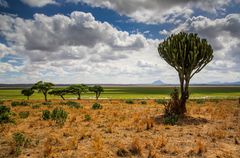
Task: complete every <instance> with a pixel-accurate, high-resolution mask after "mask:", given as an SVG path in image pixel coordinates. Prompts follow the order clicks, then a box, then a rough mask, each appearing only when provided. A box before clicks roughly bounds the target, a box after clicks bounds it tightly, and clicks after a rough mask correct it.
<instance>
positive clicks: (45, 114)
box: [42, 110, 51, 120]
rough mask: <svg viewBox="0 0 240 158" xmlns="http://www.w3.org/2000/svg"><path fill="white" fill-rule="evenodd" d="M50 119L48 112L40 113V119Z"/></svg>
mask: <svg viewBox="0 0 240 158" xmlns="http://www.w3.org/2000/svg"><path fill="white" fill-rule="evenodd" d="M50 118H51V112H50V111H49V110H43V111H42V119H43V120H49V119H50Z"/></svg>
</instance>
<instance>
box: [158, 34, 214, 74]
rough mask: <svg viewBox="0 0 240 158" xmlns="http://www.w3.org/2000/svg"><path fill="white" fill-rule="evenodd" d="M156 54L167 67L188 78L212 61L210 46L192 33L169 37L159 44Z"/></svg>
mask: <svg viewBox="0 0 240 158" xmlns="http://www.w3.org/2000/svg"><path fill="white" fill-rule="evenodd" d="M158 52H159V55H160V56H161V57H162V58H163V59H164V60H165V61H166V62H167V63H168V64H169V65H171V66H172V67H174V68H175V69H176V70H177V71H178V72H180V73H181V74H182V75H184V76H186V77H187V76H188V77H190V78H191V77H192V76H193V75H194V74H195V73H198V72H199V71H201V70H202V68H204V67H205V66H206V65H207V64H208V63H209V62H210V61H211V60H212V59H213V49H212V47H211V45H210V44H208V42H207V40H206V39H200V37H198V35H197V34H194V33H189V34H188V33H185V32H180V33H179V34H175V35H171V36H170V37H169V38H167V39H166V40H164V42H162V43H160V44H159V46H158Z"/></svg>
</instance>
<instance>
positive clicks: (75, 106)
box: [65, 101, 83, 109]
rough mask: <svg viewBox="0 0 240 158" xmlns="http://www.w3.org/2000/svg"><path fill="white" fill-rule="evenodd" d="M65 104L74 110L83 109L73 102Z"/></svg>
mask: <svg viewBox="0 0 240 158" xmlns="http://www.w3.org/2000/svg"><path fill="white" fill-rule="evenodd" d="M65 104H66V105H67V106H69V107H70V108H76V109H79V108H83V106H82V105H81V104H80V103H77V102H74V101H67V102H66V103H65Z"/></svg>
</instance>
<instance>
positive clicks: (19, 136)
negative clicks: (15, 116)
mask: <svg viewBox="0 0 240 158" xmlns="http://www.w3.org/2000/svg"><path fill="white" fill-rule="evenodd" d="M12 137H13V140H14V143H15V154H16V156H18V155H20V154H21V148H22V147H27V146H28V145H29V144H30V143H31V139H29V138H27V137H26V136H25V135H24V134H23V133H20V132H17V133H14V134H13V135H12Z"/></svg>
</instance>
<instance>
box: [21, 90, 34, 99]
mask: <svg viewBox="0 0 240 158" xmlns="http://www.w3.org/2000/svg"><path fill="white" fill-rule="evenodd" d="M33 93H34V91H33V90H32V89H31V88H29V89H23V90H22V91H21V94H23V95H25V96H27V100H29V97H30V96H31V95H33Z"/></svg>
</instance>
